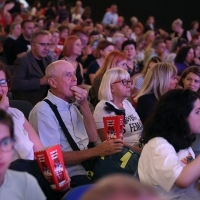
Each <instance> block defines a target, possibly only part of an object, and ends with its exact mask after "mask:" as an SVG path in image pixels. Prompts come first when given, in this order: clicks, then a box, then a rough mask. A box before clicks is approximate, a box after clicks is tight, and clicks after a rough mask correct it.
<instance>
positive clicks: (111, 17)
mask: <svg viewBox="0 0 200 200" xmlns="http://www.w3.org/2000/svg"><path fill="white" fill-rule="evenodd" d="M117 22H118V14H117V5H116V4H112V5H111V7H110V11H108V12H106V13H105V15H104V17H103V20H102V24H103V25H110V24H113V25H117Z"/></svg>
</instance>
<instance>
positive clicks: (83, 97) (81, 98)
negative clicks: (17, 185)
mask: <svg viewBox="0 0 200 200" xmlns="http://www.w3.org/2000/svg"><path fill="white" fill-rule="evenodd" d="M71 90H72V91H73V92H74V97H75V98H76V100H77V102H78V103H79V104H80V105H81V104H83V103H85V102H87V91H86V90H84V89H82V88H80V87H77V86H72V87H71Z"/></svg>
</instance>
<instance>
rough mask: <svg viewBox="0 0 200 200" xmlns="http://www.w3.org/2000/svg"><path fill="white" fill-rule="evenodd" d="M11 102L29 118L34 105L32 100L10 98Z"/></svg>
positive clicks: (12, 105)
mask: <svg viewBox="0 0 200 200" xmlns="http://www.w3.org/2000/svg"><path fill="white" fill-rule="evenodd" d="M9 103H10V107H13V108H17V109H18V110H20V111H21V112H23V114H24V116H25V117H26V119H27V120H28V116H29V113H30V111H31V110H32V108H33V105H32V104H31V103H30V102H28V101H22V100H9Z"/></svg>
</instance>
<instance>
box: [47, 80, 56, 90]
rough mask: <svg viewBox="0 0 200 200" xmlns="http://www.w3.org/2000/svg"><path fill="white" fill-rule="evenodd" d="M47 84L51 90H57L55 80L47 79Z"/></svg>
mask: <svg viewBox="0 0 200 200" xmlns="http://www.w3.org/2000/svg"><path fill="white" fill-rule="evenodd" d="M48 84H49V85H50V87H51V88H57V82H56V80H55V78H48Z"/></svg>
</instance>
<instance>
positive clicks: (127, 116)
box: [94, 68, 143, 150]
mask: <svg viewBox="0 0 200 200" xmlns="http://www.w3.org/2000/svg"><path fill="white" fill-rule="evenodd" d="M132 84H133V82H132V80H130V75H129V73H128V72H127V71H126V70H124V69H120V68H113V69H109V70H108V71H107V72H106V73H105V74H104V76H103V78H102V82H101V85H100V88H99V99H100V102H99V103H98V104H97V106H96V108H95V110H94V119H95V122H96V126H97V132H98V135H99V138H98V140H97V144H99V143H100V142H103V141H104V140H106V133H105V130H104V124H103V117H106V116H113V115H124V133H123V140H124V143H125V145H127V146H129V147H133V146H134V145H135V146H137V147H138V141H139V138H140V135H141V132H142V129H143V126H142V123H141V121H140V118H139V116H138V114H137V113H136V112H135V109H134V108H133V106H132V105H131V104H130V102H129V101H128V100H126V98H127V97H129V96H130V93H131V86H132ZM137 147H136V148H135V149H136V150H138V148H137ZM133 148H134V147H133Z"/></svg>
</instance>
